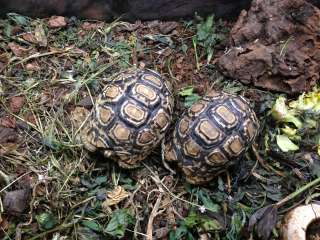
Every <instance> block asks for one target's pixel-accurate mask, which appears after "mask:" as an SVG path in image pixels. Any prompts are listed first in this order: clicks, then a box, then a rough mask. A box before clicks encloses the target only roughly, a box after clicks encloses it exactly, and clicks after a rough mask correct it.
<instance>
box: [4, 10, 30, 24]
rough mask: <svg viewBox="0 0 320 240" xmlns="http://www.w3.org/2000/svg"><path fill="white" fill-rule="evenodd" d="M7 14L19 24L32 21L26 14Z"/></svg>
mask: <svg viewBox="0 0 320 240" xmlns="http://www.w3.org/2000/svg"><path fill="white" fill-rule="evenodd" d="M7 16H8V18H9V19H10V20H12V21H13V22H15V23H16V24H17V25H19V26H26V25H28V24H29V22H30V21H29V19H28V18H27V17H24V16H22V15H19V14H16V13H8V14H7Z"/></svg>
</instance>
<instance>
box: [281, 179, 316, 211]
mask: <svg viewBox="0 0 320 240" xmlns="http://www.w3.org/2000/svg"><path fill="white" fill-rule="evenodd" d="M317 184H320V177H318V178H316V179H315V180H313V181H311V182H309V183H308V184H306V185H304V186H303V187H301V188H299V189H298V190H296V191H295V192H293V193H291V194H289V195H288V196H286V197H285V198H283V199H282V200H280V201H279V202H277V203H276V204H275V205H276V206H277V207H281V206H282V205H284V204H285V203H286V202H288V201H290V200H292V199H294V198H295V197H297V196H298V195H300V194H301V193H303V192H304V191H306V190H308V189H309V188H311V187H313V186H316V185H317Z"/></svg>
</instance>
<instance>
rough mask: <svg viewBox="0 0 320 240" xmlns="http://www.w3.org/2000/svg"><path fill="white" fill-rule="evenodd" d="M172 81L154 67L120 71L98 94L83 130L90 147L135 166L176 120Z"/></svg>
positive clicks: (86, 145)
mask: <svg viewBox="0 0 320 240" xmlns="http://www.w3.org/2000/svg"><path fill="white" fill-rule="evenodd" d="M171 91H172V89H171V85H170V83H169V82H168V81H167V80H165V79H163V78H162V77H161V76H160V74H159V73H157V72H155V71H152V70H141V69H129V70H126V71H125V72H122V73H119V74H118V75H117V76H116V77H115V79H114V80H113V81H112V82H110V83H108V84H107V85H106V86H105V87H104V89H103V91H102V93H101V94H100V95H99V96H98V98H97V100H96V103H95V104H94V108H93V110H92V112H91V115H90V117H89V118H88V120H87V121H86V123H85V126H84V131H83V133H82V134H81V139H82V142H83V144H84V146H85V148H86V149H87V150H89V151H92V152H94V151H100V152H102V153H103V154H104V155H105V157H107V158H110V159H113V160H115V161H116V162H118V163H119V165H120V166H121V167H124V168H134V167H137V166H138V165H139V162H140V161H142V160H143V159H145V158H146V157H147V156H148V155H149V154H150V153H151V152H152V150H153V149H154V148H155V147H156V146H157V145H158V144H159V142H160V141H161V140H162V139H163V137H164V135H165V132H166V131H167V130H168V128H169V126H170V123H171V121H172V111H173V102H174V101H173V96H172V94H171Z"/></svg>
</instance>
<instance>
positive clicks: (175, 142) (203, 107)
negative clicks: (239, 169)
mask: <svg viewBox="0 0 320 240" xmlns="http://www.w3.org/2000/svg"><path fill="white" fill-rule="evenodd" d="M258 129H259V123H258V120H257V118H256V115H255V113H254V112H253V111H252V110H251V109H250V106H249V104H248V103H247V101H246V100H245V99H244V98H242V97H240V96H235V95H231V94H228V93H225V92H216V91H211V92H210V93H209V94H208V95H206V96H205V97H203V98H202V99H200V100H199V101H197V102H196V103H194V104H193V105H192V106H191V107H190V109H189V110H188V111H187V112H186V113H185V114H184V115H183V116H182V117H181V118H180V119H179V121H178V122H177V124H176V126H175V129H174V132H173V136H172V138H171V139H169V140H168V142H167V143H166V144H165V148H164V157H165V159H166V160H167V161H175V162H177V163H178V166H179V167H180V168H181V169H182V171H183V173H184V174H185V175H186V178H187V181H188V182H190V183H192V184H203V183H208V182H209V181H211V180H212V179H213V178H214V177H216V176H217V175H218V174H219V173H221V172H223V171H226V169H227V168H228V166H230V165H234V164H235V163H236V162H237V160H238V159H239V158H240V157H241V156H242V154H243V153H244V152H245V150H246V148H248V147H249V146H250V145H251V144H252V143H253V141H254V139H255V137H256V135H257V133H258Z"/></svg>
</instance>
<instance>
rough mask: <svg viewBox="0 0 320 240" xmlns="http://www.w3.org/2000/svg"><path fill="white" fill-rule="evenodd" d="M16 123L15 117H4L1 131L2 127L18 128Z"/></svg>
mask: <svg viewBox="0 0 320 240" xmlns="http://www.w3.org/2000/svg"><path fill="white" fill-rule="evenodd" d="M16 123H17V121H16V119H15V118H14V117H13V116H4V117H2V118H0V129H1V127H4V128H16ZM0 141H1V140H0Z"/></svg>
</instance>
